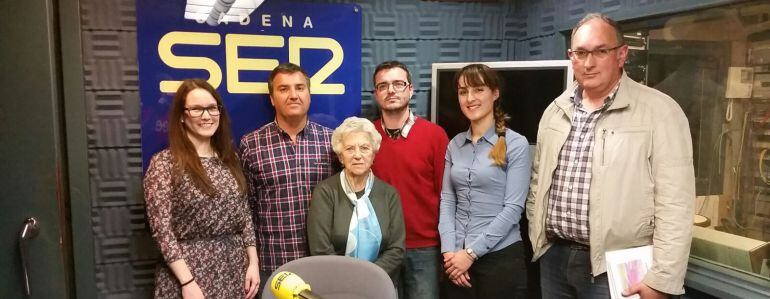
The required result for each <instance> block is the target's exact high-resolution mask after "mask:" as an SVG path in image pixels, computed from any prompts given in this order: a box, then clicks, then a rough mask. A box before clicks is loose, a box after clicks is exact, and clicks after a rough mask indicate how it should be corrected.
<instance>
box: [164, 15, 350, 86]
mask: <svg viewBox="0 0 770 299" xmlns="http://www.w3.org/2000/svg"><path fill="white" fill-rule="evenodd" d="M201 2H205V1H199V0H188V1H187V5H186V7H185V14H184V18H185V19H187V20H193V21H196V22H198V23H203V22H205V23H207V24H209V25H212V26H216V25H219V24H229V23H230V22H233V21H237V24H240V25H242V26H246V25H249V24H250V23H251V21H250V20H251V17H250V14H251V13H252V12H253V11H254V10H255V9H256V8H257V7H259V5H261V3H262V1H255V0H238V1H235V0H216V1H209V2H213V3H211V4H212V5H203V4H201ZM259 19H260V23H259V26H260V27H263V28H264V27H273V26H281V27H283V28H293V27H294V16H293V15H286V14H283V15H281V16H280V25H279V24H274V23H273V16H272V15H271V14H268V13H262V14H260V15H259ZM302 19H304V20H303V22H302V26H301V27H302V28H303V29H312V28H313V21H312V18H311V17H310V16H304V17H303V18H302ZM286 44H287V43H286V39H285V38H284V37H283V36H281V35H260V34H224V52H225V63H224V68H225V70H226V75H227V76H226V87H227V91H228V92H229V93H257V94H267V93H268V89H267V82H247V81H241V80H240V78H239V72H240V71H270V70H272V69H273V68H275V67H276V66H278V64H279V61H278V59H274V58H245V57H240V56H239V55H238V53H239V49H240V48H243V47H266V48H284V47H286ZM176 45H191V46H209V47H211V46H222V34H219V33H213V32H187V31H172V32H168V33H166V34H165V35H163V37H162V38H161V39H160V41H159V42H158V56H159V57H160V59H161V61H163V63H164V64H165V65H167V66H169V67H172V68H176V69H203V70H206V71H207V72H208V74H209V78H208V81H209V83H210V84H211V85H213V86H214V87H215V88H218V87H219V85H220V84H221V83H222V78H223V72H222V66H221V65H220V64H219V63H217V62H216V61H215V60H213V59H211V58H209V57H204V56H183V55H176V54H174V52H173V51H172V48H173V47H174V46H176ZM302 49H316V50H328V51H330V52H331V54H332V55H331V58H329V59H328V60H327V61H326V63H325V64H324V65H323V66H322V67H321V68H320V69H319V70H318V71H317V72H315V73H314V74H313V75H312V76H311V78H310V84H311V86H313V89H312V92H313V94H344V93H345V85H344V84H335V83H324V82H325V80H326V79H327V78H328V77H329V76H330V75H331V74H333V73H334V72H335V71H336V70H337V69H338V68H339V67H340V66H341V65H342V62H343V59H344V51H343V49H342V46H341V45H340V43H339V42H337V41H336V40H335V39H333V38H328V37H310V36H291V37H289V38H288V57H289V62H292V63H295V64H297V65H301V61H300V57H301V56H300V53H301V51H302ZM180 83H181V81H179V80H163V81H161V82H160V84H159V88H160V91H161V92H164V93H171V92H174V91H175V90H176V89H177V88H178V87H179V84H180Z"/></svg>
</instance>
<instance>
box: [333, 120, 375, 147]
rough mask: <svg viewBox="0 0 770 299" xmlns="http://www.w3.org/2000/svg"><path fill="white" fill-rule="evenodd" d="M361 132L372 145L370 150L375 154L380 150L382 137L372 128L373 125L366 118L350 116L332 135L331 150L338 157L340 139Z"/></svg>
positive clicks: (340, 145)
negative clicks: (367, 137)
mask: <svg viewBox="0 0 770 299" xmlns="http://www.w3.org/2000/svg"><path fill="white" fill-rule="evenodd" d="M359 132H363V133H366V135H368V136H369V142H371V143H372V149H373V150H374V152H375V153H377V151H378V150H380V142H382V136H380V133H379V132H377V129H375V128H374V124H373V123H372V122H371V121H369V120H368V119H366V118H360V117H355V116H351V117H348V118H346V119H345V121H343V122H342V124H340V126H339V127H337V128H336V129H334V133H332V150H334V152H335V153H336V154H337V155H339V154H340V153H342V139H344V138H345V136H348V135H350V134H352V133H359Z"/></svg>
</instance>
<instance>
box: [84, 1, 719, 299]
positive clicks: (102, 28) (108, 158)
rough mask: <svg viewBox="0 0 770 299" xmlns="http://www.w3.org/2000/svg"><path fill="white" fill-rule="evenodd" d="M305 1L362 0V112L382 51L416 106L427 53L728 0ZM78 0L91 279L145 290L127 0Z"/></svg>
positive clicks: (472, 55)
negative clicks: (595, 17) (404, 76)
mask: <svg viewBox="0 0 770 299" xmlns="http://www.w3.org/2000/svg"><path fill="white" fill-rule="evenodd" d="M159 1H160V0H159ZM268 1H275V0H268ZM314 2H355V3H358V4H359V5H360V6H361V8H362V10H363V31H362V32H363V34H362V35H363V36H362V40H363V41H362V74H361V76H362V85H363V86H362V90H363V92H362V95H361V97H362V114H363V115H367V116H371V115H372V114H373V112H374V111H375V109H374V107H373V106H372V96H371V90H372V84H371V73H372V71H373V69H374V67H375V66H376V64H377V63H379V62H381V61H384V60H389V59H398V60H401V61H403V62H405V63H406V64H407V65H408V66H409V67H410V69H411V70H412V73H413V80H414V85H415V89H416V92H415V99H414V100H413V107H414V109H415V111H416V112H417V113H418V114H420V115H424V114H425V112H426V111H427V110H428V101H427V100H428V98H429V89H430V75H431V74H430V71H431V63H434V62H458V61H496V60H534V59H564V58H565V55H564V51H565V45H564V38H563V35H562V34H561V31H563V30H567V29H569V28H570V27H571V26H572V25H574V24H575V23H576V22H577V21H578V20H579V19H580V18H581V17H582V16H583V15H584V14H585V13H586V12H592V11H600V12H605V13H608V14H610V15H612V16H614V17H616V18H617V19H620V20H628V19H634V18H639V17H644V16H649V15H655V14H660V13H666V12H676V11H682V10H688V9H693V8H700V7H704V6H707V5H713V4H717V3H726V2H729V1H691V0H650V1H628V0H602V1H585V0H582V1H581V0H578V1H499V3H494V4H474V3H441V2H428V1H419V0H397V1H388V0H368V1H314ZM80 5H81V9H80V11H81V25H82V38H83V55H84V66H83V67H84V74H85V78H84V81H85V90H86V98H85V101H86V105H87V109H88V110H87V123H88V125H87V130H88V132H87V135H88V156H89V165H88V166H89V175H90V178H89V179H90V182H91V190H90V192H91V199H92V200H91V217H92V221H93V236H94V244H93V246H94V252H95V256H94V260H95V264H96V269H95V273H96V277H95V279H94V281H95V283H96V286H97V289H98V297H99V298H147V297H149V296H150V294H151V291H152V288H153V273H154V269H155V263H156V261H157V259H158V257H159V255H158V252H157V250H156V248H155V245H154V243H153V240H152V237H151V236H150V235H149V231H148V230H147V224H146V220H145V210H144V199H143V196H142V181H141V180H142V168H141V167H142V163H141V143H140V128H139V117H140V115H139V114H140V112H139V110H140V105H139V95H138V68H137V57H136V53H137V51H136V50H137V44H136V13H135V1H134V0H81V1H80Z"/></svg>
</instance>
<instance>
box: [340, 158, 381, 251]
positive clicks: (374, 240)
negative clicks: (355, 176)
mask: <svg viewBox="0 0 770 299" xmlns="http://www.w3.org/2000/svg"><path fill="white" fill-rule="evenodd" d="M340 183H341V184H342V190H344V191H345V195H346V196H347V197H348V199H350V202H352V203H353V215H352V216H351V217H350V227H349V228H348V242H347V245H346V246H345V255H347V256H350V257H354V258H357V259H361V260H367V261H370V262H374V261H375V260H377V256H378V255H379V253H380V243H381V242H382V230H381V229H380V222H379V221H377V214H376V213H375V212H374V208H373V207H372V202H371V201H370V200H369V193H370V192H371V191H372V184H373V183H374V175H373V174H372V172H371V171H370V172H369V175H368V177H367V178H366V187H365V188H364V195H363V196H361V198H357V197H356V193H355V192H354V191H353V189H352V188H351V187H350V185H349V184H348V180H347V179H346V176H345V171H344V170H343V171H342V173H340Z"/></svg>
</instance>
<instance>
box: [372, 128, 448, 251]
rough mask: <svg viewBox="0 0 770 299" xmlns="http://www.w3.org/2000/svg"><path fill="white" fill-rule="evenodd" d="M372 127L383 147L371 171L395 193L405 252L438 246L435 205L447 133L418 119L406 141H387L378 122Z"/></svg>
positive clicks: (438, 196) (442, 172) (387, 138)
mask: <svg viewBox="0 0 770 299" xmlns="http://www.w3.org/2000/svg"><path fill="white" fill-rule="evenodd" d="M374 126H375V127H376V128H377V131H378V132H380V135H382V143H381V144H380V150H379V152H377V156H376V157H375V158H374V164H373V165H372V170H373V171H374V175H375V176H377V177H378V178H379V179H381V180H383V181H385V182H387V183H388V184H390V185H392V186H393V187H395V188H396V190H398V193H399V196H400V197H401V207H402V208H403V210H404V222H405V224H406V248H423V247H433V246H438V245H439V244H440V243H439V234H438V203H439V198H440V196H441V181H442V179H443V175H444V155H445V153H446V147H447V143H449V139H448V138H447V135H446V132H444V129H442V128H441V127H439V126H438V125H436V124H434V123H431V122H429V121H427V120H424V119H422V118H418V117H415V122H414V125H413V126H412V128H411V129H410V131H409V135H407V138H403V137H400V136H399V137H398V139H397V140H393V139H391V138H390V137H388V135H387V134H386V133H385V132H384V131H383V128H382V124H381V120H380V119H377V120H375V121H374Z"/></svg>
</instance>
